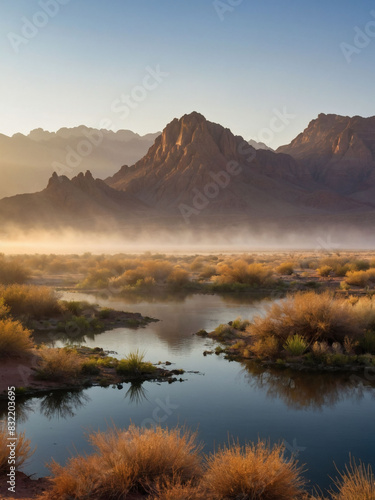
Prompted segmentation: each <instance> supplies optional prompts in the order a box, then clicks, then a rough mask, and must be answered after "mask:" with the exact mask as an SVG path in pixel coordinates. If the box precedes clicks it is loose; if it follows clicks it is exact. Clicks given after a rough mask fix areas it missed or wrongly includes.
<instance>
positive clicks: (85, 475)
mask: <svg viewBox="0 0 375 500" xmlns="http://www.w3.org/2000/svg"><path fill="white" fill-rule="evenodd" d="M89 440H90V442H91V444H92V445H93V446H94V448H95V453H93V454H92V455H90V456H87V457H76V458H71V459H70V460H69V461H68V463H67V464H66V466H65V467H62V466H60V465H58V464H57V463H56V462H52V463H51V464H50V465H49V467H50V469H51V472H52V474H53V477H52V484H53V486H52V490H51V491H50V492H48V498H49V499H50V500H55V499H56V500H57V499H58V500H63V499H68V498H69V499H78V498H80V499H81V498H90V499H106V500H112V499H121V498H126V495H127V494H129V493H130V492H140V493H143V492H151V491H152V490H157V488H158V487H159V488H160V484H168V481H176V480H177V481H179V482H180V483H181V485H183V484H185V483H188V482H189V481H192V480H194V479H196V478H198V477H199V476H200V475H201V458H200V455H199V452H200V449H201V447H200V445H197V443H196V435H195V434H193V433H191V432H188V431H185V432H182V430H180V429H177V428H176V429H171V430H169V429H162V428H161V427H156V428H155V429H140V428H137V427H135V426H134V425H131V426H130V427H129V428H128V429H127V430H120V429H117V428H115V427H114V428H111V429H109V430H108V431H106V432H96V433H93V434H91V435H90V436H89Z"/></svg>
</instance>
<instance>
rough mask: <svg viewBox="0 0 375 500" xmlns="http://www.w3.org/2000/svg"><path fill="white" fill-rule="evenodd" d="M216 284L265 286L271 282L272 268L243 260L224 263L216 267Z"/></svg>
mask: <svg viewBox="0 0 375 500" xmlns="http://www.w3.org/2000/svg"><path fill="white" fill-rule="evenodd" d="M217 274H218V276H215V282H216V283H242V284H246V285H252V286H262V285H264V286H266V285H269V284H270V283H271V282H272V275H273V271H272V268H271V267H269V266H267V265H265V264H262V263H250V264H249V263H248V262H246V260H244V259H237V260H233V261H230V260H228V261H225V262H224V263H220V264H219V265H218V266H217Z"/></svg>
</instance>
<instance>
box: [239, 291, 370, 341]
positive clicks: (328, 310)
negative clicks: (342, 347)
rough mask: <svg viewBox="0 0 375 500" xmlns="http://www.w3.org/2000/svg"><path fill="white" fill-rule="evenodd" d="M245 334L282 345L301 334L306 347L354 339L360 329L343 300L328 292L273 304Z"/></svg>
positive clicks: (354, 316) (255, 320)
mask: <svg viewBox="0 0 375 500" xmlns="http://www.w3.org/2000/svg"><path fill="white" fill-rule="evenodd" d="M248 331H249V333H250V335H251V336H252V337H253V339H254V341H256V340H258V339H261V340H263V339H265V338H267V337H269V336H274V337H275V338H277V339H279V340H280V342H282V343H285V342H286V340H287V338H288V337H289V336H293V335H301V336H302V337H304V339H305V340H306V342H308V343H309V344H312V343H314V342H315V341H317V340H318V341H321V340H326V341H329V342H335V341H343V340H344V338H345V336H346V335H347V336H349V337H351V338H355V337H358V336H360V334H361V326H360V324H359V323H358V320H357V317H356V315H355V313H354V312H353V306H351V305H350V304H349V303H348V302H347V301H345V299H339V298H335V297H334V296H333V295H332V294H331V293H329V292H324V293H321V294H317V293H315V292H298V293H296V294H295V295H294V296H290V297H287V298H286V299H283V300H282V301H280V302H279V303H274V304H273V305H272V306H271V307H270V308H269V309H268V312H267V314H266V316H265V317H261V316H257V317H255V318H254V320H253V323H252V324H251V325H250V326H249V328H248Z"/></svg>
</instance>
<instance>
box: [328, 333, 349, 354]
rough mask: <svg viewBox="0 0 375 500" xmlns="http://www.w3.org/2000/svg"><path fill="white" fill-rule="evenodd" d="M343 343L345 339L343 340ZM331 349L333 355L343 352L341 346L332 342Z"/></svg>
mask: <svg viewBox="0 0 375 500" xmlns="http://www.w3.org/2000/svg"><path fill="white" fill-rule="evenodd" d="M345 338H347V337H345ZM344 341H345V339H344ZM331 349H332V351H333V353H334V354H342V353H343V350H344V349H343V347H342V345H341V344H340V342H333V343H332V346H331Z"/></svg>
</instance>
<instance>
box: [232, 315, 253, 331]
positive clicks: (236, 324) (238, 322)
mask: <svg viewBox="0 0 375 500" xmlns="http://www.w3.org/2000/svg"><path fill="white" fill-rule="evenodd" d="M249 325H250V321H249V320H248V319H242V318H241V317H240V316H239V317H238V318H236V319H235V320H234V321H232V325H231V326H232V327H233V328H235V329H236V330H240V331H241V332H243V331H245V330H246V328H247V327H248V326H249Z"/></svg>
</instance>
